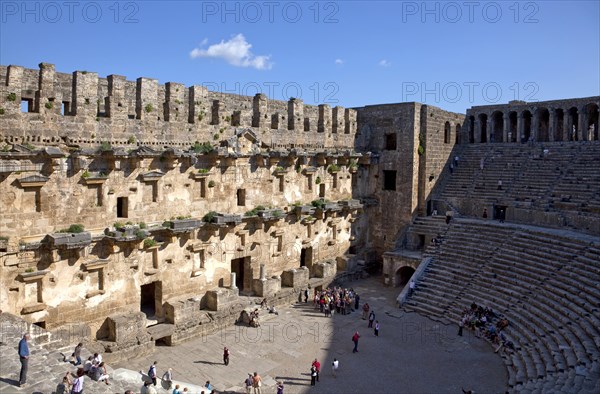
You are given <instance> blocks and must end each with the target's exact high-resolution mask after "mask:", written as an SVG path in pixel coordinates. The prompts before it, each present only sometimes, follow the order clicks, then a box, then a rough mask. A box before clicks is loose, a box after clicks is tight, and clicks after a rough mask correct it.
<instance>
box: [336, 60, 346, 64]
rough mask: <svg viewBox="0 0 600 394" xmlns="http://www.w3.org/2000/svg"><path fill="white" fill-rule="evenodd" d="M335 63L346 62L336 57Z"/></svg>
mask: <svg viewBox="0 0 600 394" xmlns="http://www.w3.org/2000/svg"><path fill="white" fill-rule="evenodd" d="M335 64H344V61H343V60H342V59H335Z"/></svg>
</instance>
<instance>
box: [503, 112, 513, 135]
mask: <svg viewBox="0 0 600 394" xmlns="http://www.w3.org/2000/svg"><path fill="white" fill-rule="evenodd" d="M509 130H510V115H509V113H508V112H505V113H503V114H502V142H511V141H510V139H509V138H508V132H509Z"/></svg>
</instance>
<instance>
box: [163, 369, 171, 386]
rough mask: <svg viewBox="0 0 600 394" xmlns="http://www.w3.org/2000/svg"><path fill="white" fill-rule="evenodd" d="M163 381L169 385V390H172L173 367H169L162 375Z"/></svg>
mask: <svg viewBox="0 0 600 394" xmlns="http://www.w3.org/2000/svg"><path fill="white" fill-rule="evenodd" d="M162 381H163V382H164V385H166V386H167V390H171V387H173V368H169V369H167V371H166V372H165V373H164V374H163V376H162Z"/></svg>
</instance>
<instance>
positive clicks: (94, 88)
mask: <svg viewBox="0 0 600 394" xmlns="http://www.w3.org/2000/svg"><path fill="white" fill-rule="evenodd" d="M97 101H98V74H97V73H91V72H87V71H75V72H74V73H73V102H72V104H71V113H72V114H73V115H76V116H83V117H85V118H86V120H91V121H95V120H96V116H97V114H98V103H97Z"/></svg>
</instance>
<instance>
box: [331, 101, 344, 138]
mask: <svg viewBox="0 0 600 394" xmlns="http://www.w3.org/2000/svg"><path fill="white" fill-rule="evenodd" d="M332 124H333V127H332V130H331V132H332V133H341V132H343V131H344V107H340V106H339V105H338V106H336V107H335V108H333V122H332Z"/></svg>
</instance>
